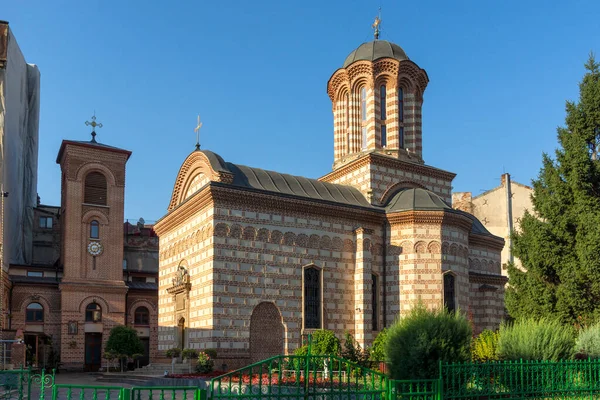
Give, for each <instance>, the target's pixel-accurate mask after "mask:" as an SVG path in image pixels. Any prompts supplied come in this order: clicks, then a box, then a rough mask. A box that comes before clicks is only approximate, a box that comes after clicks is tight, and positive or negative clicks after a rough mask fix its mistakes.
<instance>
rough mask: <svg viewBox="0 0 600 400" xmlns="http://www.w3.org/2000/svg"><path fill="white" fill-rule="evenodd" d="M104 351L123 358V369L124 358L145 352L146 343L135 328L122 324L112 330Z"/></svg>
mask: <svg viewBox="0 0 600 400" xmlns="http://www.w3.org/2000/svg"><path fill="white" fill-rule="evenodd" d="M104 351H105V352H109V353H112V354H114V355H116V357H117V358H119V359H120V360H121V370H122V369H123V361H124V360H126V359H127V358H132V357H133V355H134V354H139V353H142V354H143V353H144V345H143V344H142V341H141V340H140V338H139V337H138V335H137V332H136V331H135V329H133V328H130V327H128V326H123V325H120V326H115V327H114V328H112V329H111V330H110V333H109V336H108V341H107V342H106V347H105V349H104Z"/></svg>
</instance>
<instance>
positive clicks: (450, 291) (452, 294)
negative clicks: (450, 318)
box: [444, 274, 456, 312]
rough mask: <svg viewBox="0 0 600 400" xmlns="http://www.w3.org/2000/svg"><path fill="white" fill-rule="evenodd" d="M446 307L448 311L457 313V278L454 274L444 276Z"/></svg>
mask: <svg viewBox="0 0 600 400" xmlns="http://www.w3.org/2000/svg"><path fill="white" fill-rule="evenodd" d="M444 306H446V308H447V309H448V311H451V312H452V311H456V291H455V277H454V275H452V274H444Z"/></svg>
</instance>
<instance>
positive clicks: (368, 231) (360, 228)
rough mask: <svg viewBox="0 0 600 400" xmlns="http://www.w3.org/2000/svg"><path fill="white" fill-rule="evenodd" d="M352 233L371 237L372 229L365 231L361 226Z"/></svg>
mask: <svg viewBox="0 0 600 400" xmlns="http://www.w3.org/2000/svg"><path fill="white" fill-rule="evenodd" d="M354 233H355V234H357V235H372V234H373V229H367V228H363V227H362V226H361V227H359V228H356V229H355V230H354Z"/></svg>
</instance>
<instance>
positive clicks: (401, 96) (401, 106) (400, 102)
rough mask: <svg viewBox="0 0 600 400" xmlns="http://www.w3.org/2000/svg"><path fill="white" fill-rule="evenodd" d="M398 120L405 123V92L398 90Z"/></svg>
mask: <svg viewBox="0 0 600 400" xmlns="http://www.w3.org/2000/svg"><path fill="white" fill-rule="evenodd" d="M398 119H399V120H400V122H402V121H404V91H403V90H402V88H398Z"/></svg>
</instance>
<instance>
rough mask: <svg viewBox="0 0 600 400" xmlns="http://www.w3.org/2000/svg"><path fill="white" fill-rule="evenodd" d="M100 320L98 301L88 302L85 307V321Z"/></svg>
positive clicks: (100, 309) (100, 310)
mask: <svg viewBox="0 0 600 400" xmlns="http://www.w3.org/2000/svg"><path fill="white" fill-rule="evenodd" d="M100 321H102V308H101V307H100V305H99V304H98V303H90V304H88V305H87V307H86V308H85V322H100Z"/></svg>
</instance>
